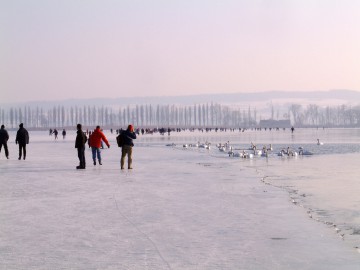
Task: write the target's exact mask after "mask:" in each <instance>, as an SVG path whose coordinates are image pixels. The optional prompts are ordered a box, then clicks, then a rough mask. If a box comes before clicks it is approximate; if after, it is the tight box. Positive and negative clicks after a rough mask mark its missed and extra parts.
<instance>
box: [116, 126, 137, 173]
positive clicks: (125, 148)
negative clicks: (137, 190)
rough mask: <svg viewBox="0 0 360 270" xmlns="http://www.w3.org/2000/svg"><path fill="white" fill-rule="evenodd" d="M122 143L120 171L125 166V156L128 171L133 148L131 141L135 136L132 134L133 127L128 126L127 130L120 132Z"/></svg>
mask: <svg viewBox="0 0 360 270" xmlns="http://www.w3.org/2000/svg"><path fill="white" fill-rule="evenodd" d="M120 136H122V138H123V140H124V142H123V145H122V149H121V161H120V165H121V169H122V170H123V169H124V165H125V156H126V155H127V156H128V169H129V170H130V169H132V148H133V146H134V143H133V139H136V134H135V132H134V127H133V126H132V125H129V126H128V128H127V130H125V131H123V132H121V134H120Z"/></svg>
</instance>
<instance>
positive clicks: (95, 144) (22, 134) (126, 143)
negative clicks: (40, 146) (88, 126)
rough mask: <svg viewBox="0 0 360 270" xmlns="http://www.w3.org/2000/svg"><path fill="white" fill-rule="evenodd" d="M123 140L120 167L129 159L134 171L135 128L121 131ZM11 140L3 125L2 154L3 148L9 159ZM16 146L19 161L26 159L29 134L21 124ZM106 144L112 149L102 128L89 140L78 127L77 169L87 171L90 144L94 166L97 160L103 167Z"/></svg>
mask: <svg viewBox="0 0 360 270" xmlns="http://www.w3.org/2000/svg"><path fill="white" fill-rule="evenodd" d="M52 134H54V135H55V139H57V135H58V131H57V130H56V129H54V131H53V130H51V129H50V131H49V135H52ZM62 135H63V138H64V139H65V136H66V131H65V129H64V130H63V132H62ZM119 136H122V138H123V144H122V145H121V147H122V151H121V160H120V165H121V169H122V170H123V169H124V166H125V158H126V156H127V157H128V169H132V148H133V146H134V143H133V140H134V139H136V133H135V132H134V127H133V126H132V125H129V126H128V128H127V129H126V130H124V131H121V134H120V135H119ZM8 140H9V133H8V132H7V130H6V129H5V126H4V125H1V129H0V152H1V149H2V147H4V149H5V156H6V158H7V159H9V149H8V146H7V142H8ZM15 142H16V144H18V145H19V160H21V158H22V157H23V159H24V160H25V159H26V145H27V144H29V132H28V131H27V130H26V129H25V128H24V124H23V123H21V124H20V125H19V130H18V131H17V133H16V139H15ZM103 142H104V143H105V144H106V145H107V147H108V148H110V143H109V141H108V140H107V138H106V136H105V135H104V133H103V132H102V130H101V129H100V126H97V127H96V128H95V130H94V131H93V132H90V133H89V138H87V136H86V134H85V133H84V132H83V131H82V125H81V124H78V125H77V135H76V139H75V148H77V153H78V158H79V161H80V164H79V165H78V166H76V169H85V168H86V159H85V145H86V143H88V145H89V147H91V152H92V159H93V164H94V165H96V159H97V161H98V163H99V165H102V160H101V150H100V148H102V143H103Z"/></svg>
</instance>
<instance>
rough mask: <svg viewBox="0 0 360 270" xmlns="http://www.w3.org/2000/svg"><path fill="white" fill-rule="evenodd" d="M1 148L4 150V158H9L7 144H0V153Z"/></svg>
mask: <svg viewBox="0 0 360 270" xmlns="http://www.w3.org/2000/svg"><path fill="white" fill-rule="evenodd" d="M2 146H4V149H5V156H6V157H8V156H9V149H8V147H7V143H6V142H4V143H2V144H0V152H1V148H2Z"/></svg>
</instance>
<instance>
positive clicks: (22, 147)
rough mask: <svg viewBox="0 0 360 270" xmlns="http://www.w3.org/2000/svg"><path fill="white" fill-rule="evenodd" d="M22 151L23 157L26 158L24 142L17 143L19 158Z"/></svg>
mask: <svg viewBox="0 0 360 270" xmlns="http://www.w3.org/2000/svg"><path fill="white" fill-rule="evenodd" d="M22 152H24V159H25V158H26V144H22V143H19V159H21V156H22Z"/></svg>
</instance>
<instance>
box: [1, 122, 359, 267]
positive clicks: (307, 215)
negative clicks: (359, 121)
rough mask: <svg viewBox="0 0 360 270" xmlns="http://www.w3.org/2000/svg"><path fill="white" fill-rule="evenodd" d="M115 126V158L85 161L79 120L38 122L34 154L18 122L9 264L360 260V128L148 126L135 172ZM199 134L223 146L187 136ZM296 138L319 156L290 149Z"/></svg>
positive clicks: (11, 172) (7, 206) (6, 225)
mask: <svg viewBox="0 0 360 270" xmlns="http://www.w3.org/2000/svg"><path fill="white" fill-rule="evenodd" d="M106 135H107V137H108V139H109V142H110V144H111V148H110V149H104V150H103V151H102V156H103V165H102V166H99V165H97V166H93V165H92V162H91V152H90V150H89V149H88V150H87V152H86V158H87V169H86V170H82V171H78V170H76V169H75V166H76V165H78V159H77V154H76V149H75V148H74V140H75V131H68V136H67V138H66V139H65V140H63V139H62V137H61V136H59V139H58V140H57V141H54V138H53V137H49V136H48V135H47V134H46V132H30V145H29V146H28V154H27V160H26V161H22V160H21V161H19V160H17V146H16V145H15V143H14V139H15V136H14V133H13V132H11V133H10V140H11V142H10V143H9V150H10V160H6V159H5V157H4V153H3V152H1V156H0V213H1V219H0V269H359V265H360V254H359V252H358V251H357V249H356V246H357V243H359V237H358V234H359V231H360V220H359V213H358V209H360V208H359V207H360V200H359V199H358V194H359V191H360V189H359V186H360V185H359V183H358V181H357V178H358V176H359V174H358V172H357V170H356V169H357V167H356V165H357V164H356V161H357V160H359V157H360V149H359V145H360V140H359V138H360V133H359V130H356V129H354V130H341V129H339V130H322V129H319V130H315V129H314V130H300V129H299V130H296V131H295V133H294V134H290V132H289V131H282V130H280V131H274V130H273V131H264V130H263V131H246V132H241V133H239V132H238V131H236V132H221V133H215V132H211V133H205V132H204V133H200V132H183V133H172V134H171V136H167V135H165V136H160V135H157V134H155V135H144V136H139V138H138V140H136V141H135V143H136V146H135V147H134V162H133V166H134V170H132V171H128V170H125V171H121V170H120V164H119V159H120V148H118V147H117V146H116V144H115V134H110V133H109V132H107V133H106ZM317 138H320V139H321V141H323V142H324V145H321V146H318V145H316V139H317ZM197 141H201V142H205V141H209V142H211V143H212V146H213V147H212V149H211V150H205V149H198V148H187V149H184V148H183V147H182V144H184V143H195V142H197ZM227 141H230V143H231V144H232V145H233V146H234V148H236V149H243V148H248V147H249V146H250V142H253V143H256V144H257V145H263V144H265V145H269V144H272V145H273V148H274V150H273V154H270V155H269V157H268V158H261V157H256V158H254V159H249V160H248V159H240V158H229V157H228V156H227V155H226V153H221V152H220V151H219V150H218V149H216V147H214V146H215V144H216V143H219V142H221V143H224V142H227ZM168 143H175V144H176V145H177V146H175V147H166V146H165V145H166V144H168ZM287 146H290V147H292V148H294V149H297V148H298V147H299V146H303V147H304V148H306V149H309V150H311V151H312V152H314V156H310V157H296V158H289V157H278V156H277V155H276V153H277V152H278V151H279V150H280V149H282V148H284V147H287ZM357 229H359V231H358V230H357ZM359 245H360V244H359Z"/></svg>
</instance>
